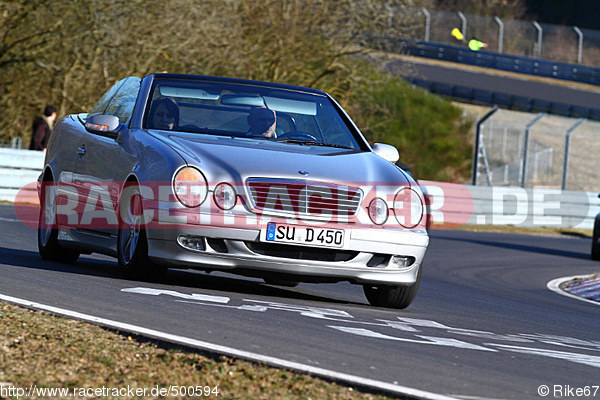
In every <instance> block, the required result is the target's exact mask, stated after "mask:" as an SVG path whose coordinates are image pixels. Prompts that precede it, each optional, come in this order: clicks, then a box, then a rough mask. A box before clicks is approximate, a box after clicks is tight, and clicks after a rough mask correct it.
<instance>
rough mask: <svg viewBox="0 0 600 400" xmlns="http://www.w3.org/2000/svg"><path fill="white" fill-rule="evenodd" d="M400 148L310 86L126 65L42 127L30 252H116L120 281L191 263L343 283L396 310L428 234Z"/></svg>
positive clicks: (276, 280) (284, 281)
mask: <svg viewBox="0 0 600 400" xmlns="http://www.w3.org/2000/svg"><path fill="white" fill-rule="evenodd" d="M398 158H399V155H398V151H397V150H396V149H395V148H394V147H392V146H389V145H385V144H379V143H376V144H374V145H373V146H371V145H369V143H368V142H367V141H366V140H365V138H364V137H363V136H362V134H361V133H360V131H359V130H358V128H357V127H356V125H355V124H354V123H353V122H352V120H351V119H350V118H349V117H348V115H347V114H346V113H345V112H344V110H343V109H342V108H341V107H340V105H339V104H338V103H336V102H335V100H333V99H332V98H331V97H330V96H329V95H328V94H327V93H324V92H322V91H319V90H314V89H309V88H304V87H296V86H289V85H282V84H274V83H265V82H257V81H249V80H241V79H229V78H218V77H208V76H192V75H178V74H152V75H148V76H146V77H144V78H143V79H140V78H137V77H129V78H125V79H123V80H121V81H120V82H118V83H117V84H115V85H114V86H113V87H112V88H111V89H110V90H109V91H108V92H107V93H106V94H105V95H104V96H103V97H102V98H101V99H100V100H99V101H98V103H97V104H96V105H95V106H94V107H93V108H92V110H91V111H90V112H89V113H87V114H76V115H69V116H67V117H64V118H62V119H61V120H60V121H59V122H58V123H57V125H56V127H55V129H54V132H53V135H52V137H51V138H50V141H49V144H48V149H47V153H46V159H45V168H44V170H43V172H42V174H41V176H40V179H39V184H38V188H39V195H40V201H41V205H42V206H41V208H40V209H41V211H40V217H39V229H38V247H39V252H40V254H41V256H42V257H43V258H44V259H45V260H53V261H61V262H75V261H76V260H77V258H78V257H79V255H80V254H90V253H93V252H97V253H102V254H107V255H110V256H114V257H116V258H117V259H118V263H119V266H120V268H121V270H122V271H123V272H124V274H125V276H126V277H128V278H132V279H148V280H158V279H160V277H161V276H163V275H164V274H165V273H166V271H167V270H168V268H178V269H181V268H193V269H199V270H203V271H206V272H212V271H225V272H230V273H234V274H239V275H244V276H250V277H256V278H261V279H263V280H264V281H265V282H266V283H267V284H273V285H283V286H295V285H296V284H298V282H312V283H327V282H332V283H333V282H339V281H348V282H350V283H353V284H358V285H362V286H363V289H364V293H365V295H366V298H367V300H368V301H369V303H370V304H372V305H375V306H380V307H392V308H405V307H407V306H408V305H410V303H411V302H412V301H413V299H414V298H415V296H416V293H417V290H418V287H419V282H420V279H421V271H422V263H423V257H424V255H425V251H426V249H427V245H428V243H429V237H428V235H427V231H426V229H425V218H424V216H423V214H424V203H423V193H422V192H421V190H420V189H419V186H418V185H417V184H416V183H415V181H414V180H413V179H412V178H411V177H410V176H409V175H408V174H407V173H405V172H404V171H403V170H402V169H400V168H399V167H397V166H396V165H395V164H394V163H395V162H396V161H398Z"/></svg>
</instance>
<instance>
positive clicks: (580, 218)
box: [0, 149, 600, 229]
mask: <svg viewBox="0 0 600 400" xmlns="http://www.w3.org/2000/svg"><path fill="white" fill-rule="evenodd" d="M43 164H44V154H43V153H42V152H40V151H30V150H15V149H0V201H5V202H13V203H14V202H15V199H16V198H17V194H18V196H19V202H25V203H33V204H36V203H38V196H37V193H36V189H35V188H36V185H35V182H36V181H37V179H38V177H39V175H40V173H41V171H42V167H43ZM420 184H421V187H422V188H423V190H424V192H425V193H426V194H427V203H428V208H429V214H430V216H431V221H430V226H431V228H433V229H452V228H455V227H458V226H460V225H464V224H472V225H514V226H520V227H555V228H580V229H592V228H593V225H594V219H595V216H596V215H597V214H598V213H600V199H599V198H598V193H596V192H578V191H564V190H560V189H557V188H533V189H523V188H520V187H508V186H472V185H463V184H459V183H450V182H435V181H420Z"/></svg>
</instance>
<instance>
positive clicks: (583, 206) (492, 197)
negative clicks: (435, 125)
mask: <svg viewBox="0 0 600 400" xmlns="http://www.w3.org/2000/svg"><path fill="white" fill-rule="evenodd" d="M420 184H421V186H422V187H423V188H424V191H425V192H426V193H427V194H428V198H429V200H428V203H429V207H430V215H431V217H432V218H431V219H432V221H431V228H432V229H436V228H446V229H448V228H452V227H456V226H461V225H464V224H471V225H514V226H518V227H524V228H539V227H554V228H577V229H593V227H594V219H595V217H596V215H597V214H599V213H600V199H599V198H598V193H597V192H577V191H564V190H560V189H544V188H534V189H523V188H520V187H504V186H471V185H461V184H456V183H448V182H433V181H421V182H420Z"/></svg>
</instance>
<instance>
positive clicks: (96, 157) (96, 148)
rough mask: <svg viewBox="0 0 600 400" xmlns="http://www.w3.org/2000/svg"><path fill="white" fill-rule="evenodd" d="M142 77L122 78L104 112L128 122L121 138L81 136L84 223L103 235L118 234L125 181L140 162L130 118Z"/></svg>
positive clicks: (78, 169)
mask: <svg viewBox="0 0 600 400" xmlns="http://www.w3.org/2000/svg"><path fill="white" fill-rule="evenodd" d="M140 82H141V80H140V79H139V78H137V77H129V78H126V79H125V80H124V81H122V84H121V85H120V87H119V88H118V90H117V91H116V92H115V93H114V95H113V96H112V98H111V99H110V102H109V103H108V105H107V106H106V108H105V109H104V111H102V112H101V113H102V114H104V115H114V116H116V117H118V118H119V121H120V122H121V123H122V124H124V126H123V127H122V128H121V129H120V131H119V136H118V137H117V138H114V137H110V136H104V135H101V134H97V133H91V132H87V131H86V132H85V133H84V134H83V135H82V137H81V140H80V143H79V147H78V151H79V154H80V157H79V159H78V160H77V161H76V168H75V170H76V178H75V177H74V179H77V180H78V182H77V185H78V187H79V189H80V190H81V191H82V192H83V193H85V198H86V203H85V205H84V213H83V215H82V218H81V227H82V229H84V230H87V231H94V232H96V233H100V234H103V235H116V232H117V227H118V226H117V222H118V219H117V214H116V213H117V211H118V210H117V205H118V196H119V192H120V188H121V185H122V184H123V182H124V181H125V179H126V178H127V176H128V174H129V173H130V172H131V171H132V169H133V167H134V166H135V165H136V164H137V157H136V154H135V146H131V143H130V141H129V139H130V137H129V134H128V133H129V131H128V122H129V119H130V118H131V114H132V112H133V108H134V107H135V102H136V100H137V96H138V93H139V90H140Z"/></svg>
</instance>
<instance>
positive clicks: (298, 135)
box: [277, 131, 318, 142]
mask: <svg viewBox="0 0 600 400" xmlns="http://www.w3.org/2000/svg"><path fill="white" fill-rule="evenodd" d="M277 138H289V139H296V140H310V141H313V142H318V140H317V138H316V137H314V136H313V135H311V134H310V133H308V132H304V131H291V132H286V133H282V134H281V135H277Z"/></svg>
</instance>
